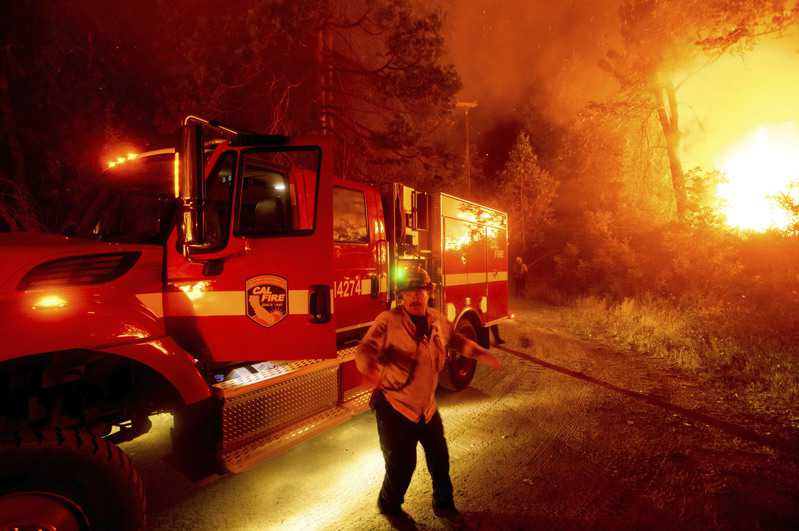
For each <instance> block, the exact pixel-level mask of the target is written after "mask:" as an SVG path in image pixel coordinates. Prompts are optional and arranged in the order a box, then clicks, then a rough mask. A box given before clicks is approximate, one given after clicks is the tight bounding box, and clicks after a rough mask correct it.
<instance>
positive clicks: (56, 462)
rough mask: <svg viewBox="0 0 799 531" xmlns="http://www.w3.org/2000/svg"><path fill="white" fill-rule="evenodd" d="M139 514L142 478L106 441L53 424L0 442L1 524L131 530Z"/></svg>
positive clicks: (141, 518)
mask: <svg viewBox="0 0 799 531" xmlns="http://www.w3.org/2000/svg"><path fill="white" fill-rule="evenodd" d="M144 517H145V506H144V486H143V484H142V481H141V478H140V477H139V474H138V473H137V472H136V470H135V469H134V468H133V463H131V461H130V458H128V456H127V455H125V453H124V452H123V451H122V450H120V449H119V448H117V447H116V446H115V445H113V444H111V443H110V442H108V441H106V440H104V439H101V438H97V437H95V436H93V435H92V434H90V433H88V432H86V431H78V430H59V429H56V430H47V431H43V432H28V433H25V434H16V435H14V436H11V437H9V438H8V439H3V440H2V443H0V529H15V528H18V529H59V530H62V529H64V530H76V531H77V530H84V531H85V530H101V529H103V530H104V529H118V530H121V531H135V530H138V529H142V528H144Z"/></svg>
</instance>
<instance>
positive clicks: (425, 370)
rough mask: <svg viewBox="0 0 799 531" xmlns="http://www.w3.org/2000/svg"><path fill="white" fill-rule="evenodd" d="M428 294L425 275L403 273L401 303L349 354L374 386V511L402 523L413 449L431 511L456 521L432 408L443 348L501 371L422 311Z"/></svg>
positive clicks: (441, 431)
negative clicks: (377, 453)
mask: <svg viewBox="0 0 799 531" xmlns="http://www.w3.org/2000/svg"><path fill="white" fill-rule="evenodd" d="M432 289H433V283H432V282H431V280H430V276H429V275H428V274H427V272H426V271H425V270H424V269H422V268H417V269H414V270H411V271H408V272H407V273H406V275H405V277H404V278H403V279H402V280H400V281H399V286H398V289H397V291H398V292H399V295H400V297H401V301H400V305H399V306H398V307H396V308H394V309H392V310H388V311H385V312H383V313H381V314H380V315H379V316H378V317H377V319H375V322H374V324H372V326H371V328H370V329H369V331H368V332H367V333H366V335H365V336H364V337H363V339H362V341H361V343H360V345H359V347H358V349H357V351H356V354H355V361H356V364H357V367H358V370H359V371H360V372H361V373H363V374H364V375H365V377H366V379H367V380H369V381H370V382H371V383H372V384H373V385H374V386H375V390H374V392H373V393H372V408H373V409H374V410H375V417H376V418H377V433H378V436H379V438H380V449H381V450H382V451H383V457H384V459H385V464H386V473H385V476H384V478H383V486H382V488H381V489H380V495H379V496H378V501H377V505H378V509H379V511H380V512H381V513H382V514H384V515H386V516H387V517H389V518H392V517H407V515H406V514H405V513H404V511H403V510H402V503H403V501H404V498H405V492H406V491H407V490H408V485H410V482H411V477H412V476H413V471H414V469H415V468H416V445H417V444H418V443H422V447H423V448H424V453H425V459H426V461H427V468H428V470H429V471H430V475H431V477H432V480H433V511H434V513H435V514H436V515H437V516H439V517H443V518H446V519H449V520H457V519H460V515H459V513H458V510H457V509H456V507H455V503H454V500H453V496H452V481H451V480H450V476H449V452H448V450H447V441H446V439H445V438H444V428H443V426H442V423H441V415H439V413H438V409H437V407H436V400H435V392H436V386H437V385H438V373H439V371H441V369H443V368H444V365H445V363H446V361H447V349H448V348H449V349H452V350H454V351H457V352H460V353H461V354H462V355H464V356H467V357H471V358H476V359H477V360H478V362H481V363H484V364H486V365H488V366H490V367H493V368H498V367H499V361H498V360H497V359H496V358H495V357H494V356H493V355H491V354H490V353H489V352H488V351H487V350H485V349H484V348H482V347H480V346H479V345H477V344H476V343H474V342H473V341H471V340H469V339H467V338H465V337H463V336H462V335H461V334H458V333H456V332H455V331H454V330H453V328H452V326H451V325H450V324H449V322H447V320H446V318H444V317H443V316H442V315H441V313H439V312H438V311H436V310H435V309H433V308H430V307H428V301H429V299H430V293H431V291H432Z"/></svg>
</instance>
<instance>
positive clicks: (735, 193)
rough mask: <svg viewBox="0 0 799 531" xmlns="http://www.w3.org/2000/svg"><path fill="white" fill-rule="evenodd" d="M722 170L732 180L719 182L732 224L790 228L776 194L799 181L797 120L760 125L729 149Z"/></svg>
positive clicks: (756, 228) (747, 227) (725, 211)
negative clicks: (784, 123)
mask: <svg viewBox="0 0 799 531" xmlns="http://www.w3.org/2000/svg"><path fill="white" fill-rule="evenodd" d="M721 170H722V171H723V172H724V173H725V174H726V176H727V179H728V182H726V183H723V184H721V185H719V187H718V195H719V198H720V199H722V201H723V206H722V208H721V210H722V213H723V214H724V216H725V218H726V221H727V224H728V225H730V226H732V227H736V228H739V229H744V230H754V231H765V230H768V229H770V228H777V229H784V228H786V227H787V226H788V225H789V223H790V217H789V215H788V213H787V212H786V211H785V210H784V209H782V208H781V207H780V206H779V204H778V202H777V199H776V197H777V196H778V195H779V194H781V193H786V192H788V191H789V185H790V183H791V182H796V181H799V130H798V129H797V127H796V125H795V124H788V125H785V126H776V127H769V128H767V127H762V128H760V129H758V130H757V131H756V132H755V133H754V134H751V135H749V136H748V137H745V138H744V140H743V141H741V142H740V143H739V144H738V145H736V146H734V147H733V148H732V149H731V150H730V151H729V152H728V153H727V155H726V156H725V157H724V159H723V162H722V163H721Z"/></svg>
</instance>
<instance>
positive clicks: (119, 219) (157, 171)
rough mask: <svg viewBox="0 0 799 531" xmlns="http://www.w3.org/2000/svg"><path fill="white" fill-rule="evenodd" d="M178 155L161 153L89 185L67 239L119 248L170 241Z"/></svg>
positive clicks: (120, 167) (118, 168)
mask: <svg viewBox="0 0 799 531" xmlns="http://www.w3.org/2000/svg"><path fill="white" fill-rule="evenodd" d="M174 160H175V158H174V154H173V153H165V152H158V153H157V154H152V155H150V154H142V156H140V157H138V158H136V159H134V160H130V161H127V162H124V163H121V164H118V165H116V166H114V167H112V168H108V169H107V170H105V171H104V172H103V173H102V175H101V176H99V177H98V178H97V179H93V180H92V182H91V183H87V186H86V187H85V190H84V193H82V194H80V195H81V201H80V213H79V214H77V215H75V216H72V217H71V222H69V223H68V225H67V231H66V232H67V234H68V235H71V236H78V237H82V238H90V239H94V240H102V241H109V242H118V243H152V244H159V243H163V242H165V241H166V238H167V237H168V235H169V231H170V229H171V228H172V226H173V224H174V217H175V213H176V211H177V201H176V199H175V192H174V179H173V175H174Z"/></svg>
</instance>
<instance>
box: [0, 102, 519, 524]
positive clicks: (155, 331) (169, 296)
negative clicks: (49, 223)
mask: <svg viewBox="0 0 799 531" xmlns="http://www.w3.org/2000/svg"><path fill="white" fill-rule="evenodd" d="M332 155H333V152H332V149H331V148H330V146H329V145H328V144H327V139H326V138H296V139H289V138H286V137H278V136H266V135H258V134H252V133H245V132H239V131H235V130H233V129H230V128H227V127H224V126H222V125H220V124H218V123H209V122H208V121H205V120H203V119H200V118H197V117H188V118H187V119H186V120H185V122H184V126H183V137H182V142H181V146H180V148H179V149H178V150H175V149H165V150H159V151H153V152H149V153H143V154H139V155H134V154H131V155H128V156H127V157H121V158H119V159H117V160H116V161H114V162H113V163H111V164H110V165H109V166H111V167H109V168H108V169H107V170H106V171H105V172H104V173H103V178H102V185H101V186H98V193H96V194H93V195H92V194H87V196H86V198H85V200H84V201H83V202H82V203H81V204H82V205H83V207H84V208H83V209H82V211H81V213H80V215H79V216H77V217H76V218H75V220H74V222H73V224H72V227H71V229H70V235H69V236H61V235H46V234H13V233H10V234H3V235H0V236H2V237H0V247H1V248H2V256H3V260H2V261H0V308H2V319H1V320H0V330H2V332H0V336H1V337H3V338H4V339H5V346H4V347H3V348H2V350H0V528H2V529H13V528H20V529H28V528H34V529H39V528H42V529H51V528H53V527H48V526H56V527H58V528H59V529H62V528H67V529H73V528H74V529H136V528H140V527H142V526H143V523H144V492H143V488H142V483H141V480H140V479H139V476H138V474H137V473H136V471H135V469H134V468H133V466H132V463H131V461H130V460H129V458H128V457H127V456H126V455H125V454H124V453H123V452H122V451H121V450H120V449H119V447H118V446H117V445H118V444H119V443H121V442H125V441H128V440H131V439H133V438H135V437H138V436H140V435H142V434H144V433H146V432H147V431H148V429H149V428H150V421H149V420H148V417H149V416H150V415H152V414H154V413H158V412H167V411H168V412H172V413H173V415H174V426H173V428H172V434H171V435H172V441H173V448H174V455H175V458H176V460H177V461H178V463H179V464H180V463H182V464H183V465H185V466H186V468H187V470H191V471H193V472H195V473H196V472H197V470H198V468H200V469H202V468H206V469H208V470H215V471H233V472H237V471H241V470H243V469H245V468H246V467H247V466H248V465H250V464H252V463H254V462H257V461H258V460H260V459H263V458H264V457H267V456H269V455H272V454H274V453H275V452H278V451H280V450H282V449H284V448H287V447H289V446H291V445H293V444H296V443H298V442H300V441H302V440H304V439H306V438H308V437H310V436H312V435H314V434H316V433H319V432H320V431H322V430H324V429H327V428H330V427H332V426H334V425H337V424H339V423H341V422H342V421H345V420H347V419H348V418H350V417H351V416H352V415H354V414H356V413H358V412H360V411H363V410H365V409H366V403H367V398H368V394H369V393H368V391H369V389H367V388H366V387H365V386H364V384H363V383H362V381H361V377H360V375H359V373H358V372H357V370H356V368H355V365H354V362H353V349H354V345H355V344H356V342H357V340H358V339H359V338H360V337H361V335H362V334H363V332H364V331H365V330H366V329H367V328H368V326H369V325H370V324H371V322H372V320H373V319H374V317H375V316H376V315H377V314H378V313H379V312H381V311H383V310H385V309H386V308H389V307H391V306H392V305H395V304H396V300H395V296H394V285H395V283H396V281H397V280H398V279H400V278H401V276H402V275H403V273H404V271H406V270H407V268H408V267H409V266H411V265H415V264H420V265H422V266H423V267H425V268H426V269H427V270H428V271H430V272H431V274H432V276H433V278H434V281H436V283H437V289H436V292H435V294H434V300H435V305H436V306H438V307H439V308H440V309H441V311H443V312H444V313H445V314H446V316H447V318H448V319H449V320H450V321H451V322H452V323H454V326H455V327H456V328H457V329H458V330H460V331H461V332H462V333H464V334H465V335H467V336H471V337H472V338H474V339H475V340H477V341H479V342H480V343H481V344H483V345H484V346H488V327H489V326H490V325H493V324H496V323H497V322H498V321H500V320H501V319H504V318H506V317H507V316H508V287H507V256H506V251H507V217H506V215H505V214H504V213H502V212H499V211H497V210H493V209H490V208H487V207H485V206H482V205H479V204H476V203H473V202H470V201H466V200H463V199H458V198H457V197H454V196H451V195H447V194H443V193H436V194H428V193H424V192H421V191H417V190H414V189H412V188H410V187H408V186H404V185H402V184H393V185H390V186H385V187H383V188H376V187H372V186H368V185H365V184H362V183H358V182H353V181H348V180H343V179H338V178H335V177H334V175H333V173H334V172H333V162H332ZM331 235H332V238H331ZM474 371H475V364H474V361H473V360H470V359H466V358H459V357H457V356H454V357H453V358H452V359H451V360H450V363H449V364H448V366H447V367H446V368H445V369H444V371H443V373H442V375H441V383H442V385H443V386H445V387H447V388H449V389H454V390H457V389H462V388H464V387H466V386H468V385H469V383H470V381H471V379H472V377H473V375H474ZM70 526H71V527H70Z"/></svg>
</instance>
